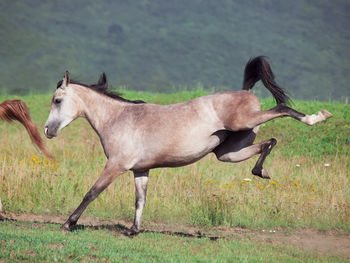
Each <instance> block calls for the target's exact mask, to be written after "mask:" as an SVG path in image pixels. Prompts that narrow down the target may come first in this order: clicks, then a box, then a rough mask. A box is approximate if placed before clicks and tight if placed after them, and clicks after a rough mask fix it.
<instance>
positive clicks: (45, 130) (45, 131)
mask: <svg viewBox="0 0 350 263" xmlns="http://www.w3.org/2000/svg"><path fill="white" fill-rule="evenodd" d="M47 130H48V129H47V126H46V127H45V129H44V133H45V135H46V136H47Z"/></svg>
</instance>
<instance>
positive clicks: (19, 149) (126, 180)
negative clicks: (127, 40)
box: [0, 91, 350, 262]
mask: <svg viewBox="0 0 350 263" xmlns="http://www.w3.org/2000/svg"><path fill="white" fill-rule="evenodd" d="M203 94H204V92H203V91H196V92H181V93H178V94H172V95H165V94H151V93H135V92H125V97H127V98H131V99H136V98H137V99H143V100H146V101H147V102H152V103H160V104H168V103H175V102H179V101H186V100H188V99H191V98H194V97H196V96H199V95H203ZM6 98H7V97H5V96H2V97H0V101H3V100H5V99H6ZM11 98H14V97H13V96H12V97H11ZM19 98H20V99H23V100H24V101H25V102H26V103H27V105H28V106H29V109H30V111H31V115H32V117H33V119H34V120H35V122H36V123H37V124H38V125H39V127H40V128H42V127H43V124H44V122H45V121H46V118H47V116H48V112H49V105H50V99H51V95H32V96H25V97H19ZM273 106H274V102H273V100H272V99H264V100H262V107H263V108H264V109H268V108H271V107H273ZM293 107H294V108H295V109H297V110H298V111H301V112H305V113H308V114H311V113H316V112H317V111H318V110H321V109H327V110H328V111H330V112H331V113H332V114H333V115H334V116H333V118H331V119H329V120H327V121H326V122H324V123H319V124H317V125H315V126H312V127H309V126H306V125H304V124H302V123H300V122H297V121H295V120H293V119H289V118H285V119H276V120H274V121H270V122H269V123H266V124H263V125H262V127H261V129H260V131H259V135H258V138H257V141H261V140H264V139H269V138H271V137H275V138H276V139H277V141H278V144H277V146H276V147H275V148H274V150H273V151H272V153H271V155H270V156H269V157H268V158H267V160H266V162H265V167H266V168H267V169H268V170H269V172H270V175H271V176H272V179H271V180H262V179H260V178H255V177H253V176H252V175H251V173H250V171H251V169H252V167H253V165H254V163H255V161H256V157H254V158H252V159H251V160H248V161H245V162H242V163H238V164H227V163H221V162H219V161H217V160H216V158H215V156H214V155H208V156H207V157H205V158H204V159H203V160H201V161H199V162H197V163H196V164H192V165H189V166H186V167H181V168H173V169H155V170H153V171H151V174H150V182H149V188H148V196H147V198H148V199H147V203H146V207H145V209H144V215H143V221H144V222H145V223H146V224H147V222H155V223H157V222H159V223H166V224H172V223H177V224H186V225H192V226H200V227H205V228H210V227H213V226H227V227H241V228H248V229H264V228H265V229H266V228H270V229H271V228H286V227H287V228H290V229H295V228H300V227H306V228H310V227H311V228H315V229H320V230H337V231H341V232H345V233H350V188H349V170H350V162H349V153H350V106H349V105H345V104H341V103H321V102H316V101H309V102H305V101H295V102H294V105H293ZM46 142H47V145H48V147H49V149H50V150H51V151H52V153H53V154H54V156H55V157H56V161H50V160H48V159H46V158H45V157H43V156H42V155H41V154H40V153H39V152H38V150H37V149H35V148H34V146H33V145H32V144H31V143H30V140H29V137H28V135H27V134H26V132H25V129H24V128H23V127H21V126H20V125H19V124H9V123H4V122H2V123H0V149H1V152H0V198H1V201H2V204H3V208H4V210H5V211H8V212H16V213H20V212H29V213H34V214H59V215H62V214H63V215H66V216H67V217H68V215H69V213H70V212H72V211H73V210H74V209H75V208H76V207H77V205H78V204H79V203H80V201H81V200H82V198H83V196H84V195H85V193H86V192H87V191H88V189H89V188H90V187H91V186H92V184H93V183H94V181H95V180H96V179H97V177H98V176H99V174H100V172H101V171H102V168H103V166H104V164H105V162H106V158H105V156H104V154H103V150H102V147H101V145H100V142H99V139H98V138H97V136H96V135H95V134H94V131H93V130H92V129H91V128H90V127H89V125H88V123H87V122H86V121H85V120H83V119H79V120H76V121H75V122H73V123H72V124H71V125H70V126H69V127H66V128H65V129H64V130H62V131H61V133H60V134H59V136H58V137H57V138H55V139H53V140H46ZM134 198H135V197H134V186H133V177H132V174H131V173H126V174H124V175H122V176H120V177H118V178H117V179H116V181H115V182H114V183H113V184H112V185H111V186H110V187H109V188H108V189H107V190H106V191H105V192H103V193H102V194H101V195H100V196H99V197H98V198H97V199H96V200H95V201H94V202H93V203H91V204H90V206H89V207H88V209H87V210H86V211H85V212H84V214H83V217H84V215H86V216H94V217H98V218H105V219H111V218H117V219H122V220H126V221H131V220H132V218H133V214H134ZM18 224H19V225H20V227H19V228H16V227H15V226H14V225H16V224H13V223H11V222H6V221H5V222H3V223H1V224H0V227H1V228H2V230H4V232H2V231H0V232H1V233H4V235H5V237H6V238H5V242H4V241H2V245H4V248H3V250H2V251H1V253H5V252H6V251H8V254H7V256H9V255H10V256H11V251H16V253H15V256H14V259H17V260H19V259H18V258H17V257H26V256H27V257H29V258H30V255H26V254H25V252H21V253H19V252H18V251H20V250H21V249H20V248H16V246H17V245H18V246H19V247H20V246H25V244H31V242H33V244H34V245H33V249H34V252H33V253H34V254H35V255H37V256H38V257H39V258H40V257H43V260H46V261H50V259H52V257H51V256H50V257H49V256H48V254H45V253H46V252H43V251H39V247H40V246H41V243H42V242H46V241H45V240H46V239H47V240H50V238H51V239H52V238H57V240H58V241H57V240H53V241H47V242H49V243H50V242H51V243H53V244H56V243H60V242H61V241H59V240H61V239H62V240H66V241H65V242H67V244H71V243H74V242H73V241H74V240H82V244H80V245H81V246H83V247H88V246H90V245H91V246H97V245H96V244H95V243H94V242H93V241H91V240H90V239H91V238H92V237H93V236H94V235H95V234H94V231H93V230H89V229H87V231H77V232H76V233H74V234H72V235H71V236H69V237H65V236H64V235H63V234H61V233H58V232H57V231H56V230H57V228H58V226H57V225H44V226H39V227H36V226H35V225H33V226H28V225H26V223H18ZM37 228H39V229H37ZM6 229H8V230H6ZM40 229H45V230H47V231H42V230H40ZM5 230H6V231H5ZM42 233H45V234H42ZM2 235H3V234H2ZM31 235H33V237H30V238H29V237H28V236H31ZM41 235H42V236H41ZM96 235H97V236H98V238H100V240H101V241H103V242H102V243H101V244H100V245H101V247H100V245H98V246H99V247H98V249H97V250H98V252H96V253H97V254H98V258H106V259H108V258H113V259H114V258H115V259H116V260H122V258H120V257H119V256H120V254H123V253H129V252H126V251H124V252H123V249H124V250H127V248H128V245H129V246H131V247H133V249H135V251H134V250H132V251H133V253H131V252H130V253H131V254H132V255H126V258H127V260H130V261H133V260H134V259H135V260H139V261H142V259H145V258H142V255H144V253H146V252H145V251H148V250H149V249H150V248H151V247H156V248H157V245H156V244H157V242H158V241H159V240H161V239H162V237H160V236H158V235H157V234H146V233H144V234H142V235H141V237H137V238H136V239H132V240H129V239H126V240H124V239H122V240H119V238H117V239H116V238H115V237H114V236H113V234H109V233H107V232H106V231H105V230H102V231H101V232H100V231H99V232H98V233H96ZM10 236H13V239H16V240H19V241H18V244H17V242H15V243H13V244H12V243H9V242H8V240H10V238H8V237H10ZM55 236H57V237H55ZM39 237H40V238H39ZM28 238H29V240H28ZM109 239H113V240H114V241H113V242H115V243H113V242H112V241H111V242H107V241H106V242H105V241H104V240H109ZM6 240H7V241H6ZM83 240H85V241H83ZM89 240H90V241H89ZM172 242H173V243H172ZM184 242H185V243H186V242H189V241H184V240H182V239H181V238H179V237H171V238H169V243H167V242H165V244H162V246H169V247H162V248H159V247H158V248H157V250H156V251H157V252H156V254H157V258H155V259H154V260H155V261H163V260H164V261H185V260H187V259H188V258H187V257H190V255H195V256H194V257H191V258H192V259H193V260H196V255H198V258H200V257H202V256H204V257H205V258H208V259H213V260H208V261H215V260H214V259H215V257H216V256H218V255H222V258H220V260H219V261H225V257H224V255H225V254H227V253H231V254H232V253H233V254H234V255H237V257H242V258H240V260H241V261H246V262H252V261H258V260H259V257H260V256H261V258H264V259H265V260H266V259H267V258H270V257H271V258H272V259H271V261H279V262H281V258H279V257H283V258H282V259H283V260H282V261H286V260H291V261H293V260H296V261H300V260H298V259H300V258H303V261H307V259H308V255H306V254H304V253H301V254H298V253H299V252H295V251H294V252H291V251H290V250H286V251H285V250H284V248H280V247H273V246H269V245H265V244H264V245H261V244H258V245H251V244H249V243H246V242H231V241H230V242H228V241H225V240H222V241H219V242H218V243H215V244H216V245H215V249H214V248H212V247H211V244H212V243H211V242H212V241H209V240H191V242H190V243H191V244H190V245H188V246H187V245H185V246H184V247H182V245H183V244H184ZM161 243H162V242H161ZM111 244H114V246H117V247H118V249H120V250H118V251H119V252H121V253H119V252H118V253H117V252H112V248H111V246H113V245H111ZM180 244H182V245H180ZM186 244H187V243H186ZM80 245H78V244H76V245H72V246H71V245H67V246H65V245H64V248H62V249H57V248H52V247H51V248H50V247H49V248H48V251H52V253H51V252H47V253H49V254H50V255H57V256H56V258H57V259H58V260H62V261H66V260H67V259H69V260H71V261H74V260H75V259H77V260H82V259H84V258H86V256H85V252H84V250H83V249H82V248H81V247H76V246H80ZM251 246H253V247H254V249H252V250H250V248H251ZM138 247H139V249H138ZM171 247H175V248H174V249H173V250H172V249H171ZM199 247H201V248H199ZM162 249H164V250H162ZM206 249H208V250H206ZM213 249H214V250H213ZM161 250H162V251H163V252H164V251H165V252H164V254H162V253H160V254H158V252H160V251H161ZM168 250H169V251H173V252H174V253H175V255H177V254H176V253H178V254H179V255H180V254H181V255H183V254H184V255H185V256H184V257H183V258H180V257H179V258H177V257H175V256H174V257H172V258H171V257H169V258H167V257H168V255H170V253H173V252H169V251H168ZM54 251H56V252H54ZM66 251H71V252H69V253H68V252H66ZM72 251H76V252H72ZM102 251H109V252H102ZM167 251H168V252H167ZM193 251H197V252H193ZM208 251H211V252H208ZM213 251H214V252H213ZM237 251H240V252H239V253H237ZM248 251H251V252H248ZM254 251H255V252H254ZM262 251H266V252H262ZM269 251H270V252H271V251H274V252H271V253H276V255H269V253H270V252H269ZM276 251H278V252H276ZM17 252H18V253H19V254H18V253H17ZM65 253H66V254H65ZM70 253H71V254H70ZM105 253H107V254H105ZM108 253H110V254H108ZM113 253H117V254H118V255H117V256H116V255H115V254H113ZM167 253H169V254H167ZM261 253H263V254H261ZM264 253H267V254H264ZM295 253H296V254H295ZM29 254H30V253H29ZM72 254H74V255H75V256H73V257H71V256H67V255H72ZM112 254H113V255H114V256H112ZM260 254H261V255H260ZM89 255H90V254H89ZM108 255H109V256H108ZM152 255H153V254H152ZM295 255H297V256H295ZM137 257H140V259H137ZM284 257H285V258H284ZM284 259H285V260H284ZM304 259H305V260H304ZM150 260H152V258H150ZM313 260H321V261H322V260H325V261H326V259H325V258H313V257H311V258H310V261H313ZM227 261H229V260H227ZM266 261H270V260H266Z"/></svg>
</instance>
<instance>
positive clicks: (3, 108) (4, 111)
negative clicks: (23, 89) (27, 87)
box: [0, 100, 53, 159]
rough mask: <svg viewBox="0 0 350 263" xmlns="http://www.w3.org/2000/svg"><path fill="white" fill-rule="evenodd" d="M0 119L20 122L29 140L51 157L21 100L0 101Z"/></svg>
mask: <svg viewBox="0 0 350 263" xmlns="http://www.w3.org/2000/svg"><path fill="white" fill-rule="evenodd" d="M0 120H3V121H8V122H11V121H18V122H20V123H21V124H22V125H23V126H24V127H25V128H26V130H27V132H28V134H29V137H30V139H31V141H32V142H33V143H34V144H35V145H37V146H38V147H39V149H40V150H41V151H42V152H43V153H44V154H45V155H46V157H48V158H50V159H53V156H52V155H51V153H50V152H49V150H48V149H47V148H46V146H45V143H44V141H43V140H42V138H41V137H40V134H39V132H38V129H37V127H36V125H35V123H34V122H33V120H32V119H31V117H30V113H29V110H28V108H27V106H26V104H25V103H24V102H23V101H22V100H5V101H4V102H2V103H0Z"/></svg>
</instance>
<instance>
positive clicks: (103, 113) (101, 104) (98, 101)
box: [80, 91, 124, 136]
mask: <svg viewBox="0 0 350 263" xmlns="http://www.w3.org/2000/svg"><path fill="white" fill-rule="evenodd" d="M80 98H81V99H82V102H83V106H82V108H83V112H82V116H83V117H85V118H86V119H87V120H88V122H89V123H90V125H91V126H92V128H93V129H94V130H95V131H96V132H97V133H98V135H99V136H101V134H102V130H103V128H104V127H105V125H106V124H107V122H109V121H110V119H111V115H113V116H117V115H118V114H119V113H120V112H122V111H123V108H124V103H123V102H120V101H118V100H115V99H112V98H109V97H107V96H105V95H102V94H98V93H97V92H94V91H87V92H86V93H85V94H83V95H80Z"/></svg>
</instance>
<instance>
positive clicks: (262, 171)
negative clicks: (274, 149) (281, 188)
mask: <svg viewBox="0 0 350 263" xmlns="http://www.w3.org/2000/svg"><path fill="white" fill-rule="evenodd" d="M261 178H264V179H271V177H270V175H269V173H268V171H267V170H266V169H265V168H262V170H261Z"/></svg>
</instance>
